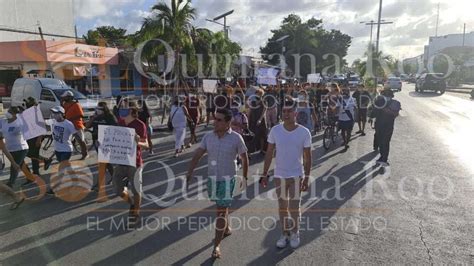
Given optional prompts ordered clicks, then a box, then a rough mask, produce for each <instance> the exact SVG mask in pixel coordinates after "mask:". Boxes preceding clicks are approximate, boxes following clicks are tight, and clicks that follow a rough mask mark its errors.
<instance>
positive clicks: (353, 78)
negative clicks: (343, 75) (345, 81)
mask: <svg viewBox="0 0 474 266" xmlns="http://www.w3.org/2000/svg"><path fill="white" fill-rule="evenodd" d="M349 81H359V78H358V77H350V78H349Z"/></svg>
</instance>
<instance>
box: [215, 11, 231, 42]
mask: <svg viewBox="0 0 474 266" xmlns="http://www.w3.org/2000/svg"><path fill="white" fill-rule="evenodd" d="M232 13H234V10H231V11H229V12H226V13H224V14H222V15H219V16H217V17H215V18H214V19H213V21H216V20H219V19H221V18H224V25H223V26H224V33H225V37H226V38H229V32H228V31H227V16H228V15H230V14H232Z"/></svg>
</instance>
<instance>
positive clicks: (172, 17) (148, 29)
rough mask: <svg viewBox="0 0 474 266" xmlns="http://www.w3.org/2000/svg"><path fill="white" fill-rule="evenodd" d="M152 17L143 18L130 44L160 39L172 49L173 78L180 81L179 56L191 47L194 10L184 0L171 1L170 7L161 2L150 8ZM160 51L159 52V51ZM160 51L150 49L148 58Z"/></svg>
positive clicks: (189, 3) (188, 2)
mask: <svg viewBox="0 0 474 266" xmlns="http://www.w3.org/2000/svg"><path fill="white" fill-rule="evenodd" d="M151 11H152V15H151V16H150V17H148V18H145V20H144V22H143V25H142V27H141V29H140V31H139V32H138V33H137V34H135V35H134V36H133V40H132V43H135V44H137V43H139V42H144V41H148V40H152V39H157V38H160V39H162V40H164V41H167V42H168V44H169V45H170V46H171V47H172V48H173V51H174V56H175V58H174V59H175V64H174V71H173V72H174V77H175V79H178V80H181V79H182V75H181V74H180V72H179V71H180V69H179V59H180V58H179V57H180V56H179V54H180V53H181V51H182V50H184V49H189V48H190V47H191V46H192V38H191V31H192V29H193V27H192V25H191V21H192V20H194V19H195V16H196V9H194V8H193V7H191V2H190V1H186V0H171V7H170V6H168V5H167V4H166V3H164V2H161V3H158V4H156V5H154V6H153V7H152V8H151ZM160 50H161V51H160ZM160 52H163V50H162V49H157V48H156V47H155V48H150V49H149V50H148V51H147V54H148V56H150V55H157V54H159V53H160Z"/></svg>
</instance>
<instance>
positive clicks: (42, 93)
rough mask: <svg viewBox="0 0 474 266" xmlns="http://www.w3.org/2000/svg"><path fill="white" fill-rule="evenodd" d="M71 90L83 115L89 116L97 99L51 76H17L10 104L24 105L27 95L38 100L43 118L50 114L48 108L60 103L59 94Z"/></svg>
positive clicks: (95, 105)
mask: <svg viewBox="0 0 474 266" xmlns="http://www.w3.org/2000/svg"><path fill="white" fill-rule="evenodd" d="M66 91H72V93H73V94H74V98H75V99H76V100H77V101H79V103H80V104H81V106H82V109H83V110H84V116H85V117H86V118H87V117H89V116H90V115H91V114H92V113H93V112H94V110H95V108H96V107H97V100H94V99H89V98H87V97H86V96H84V94H82V93H80V92H79V91H77V90H74V89H72V88H70V87H69V86H67V85H66V83H64V81H62V80H59V79H52V78H19V79H17V80H15V83H13V87H12V92H11V105H12V106H24V104H25V102H24V100H26V99H27V98H28V97H33V98H35V99H37V100H38V103H39V106H40V109H41V113H42V114H43V117H44V118H45V119H47V118H49V117H50V115H51V111H50V109H51V108H53V107H55V106H58V105H61V95H62V94H63V93H64V92H66Z"/></svg>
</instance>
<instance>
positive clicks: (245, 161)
mask: <svg viewBox="0 0 474 266" xmlns="http://www.w3.org/2000/svg"><path fill="white" fill-rule="evenodd" d="M240 159H241V160H242V176H243V177H244V179H245V180H247V179H248V172H249V156H248V154H247V152H245V153H242V154H240Z"/></svg>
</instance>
